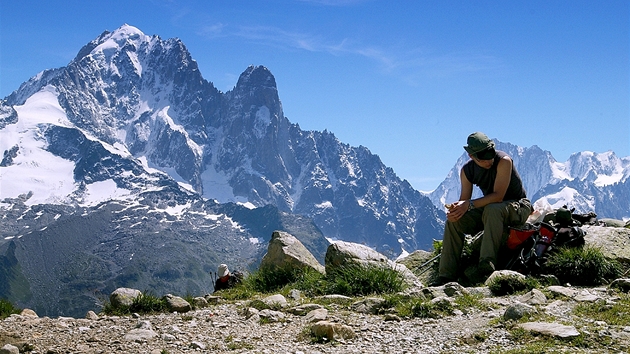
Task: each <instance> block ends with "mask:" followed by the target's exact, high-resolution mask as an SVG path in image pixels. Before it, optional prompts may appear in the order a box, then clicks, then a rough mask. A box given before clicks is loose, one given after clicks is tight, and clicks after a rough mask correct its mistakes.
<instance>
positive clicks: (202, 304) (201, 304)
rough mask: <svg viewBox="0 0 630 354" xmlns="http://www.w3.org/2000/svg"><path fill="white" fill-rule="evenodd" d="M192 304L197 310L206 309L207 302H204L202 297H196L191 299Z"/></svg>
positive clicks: (204, 299)
mask: <svg viewBox="0 0 630 354" xmlns="http://www.w3.org/2000/svg"><path fill="white" fill-rule="evenodd" d="M193 304H194V305H195V307H197V308H204V307H208V300H206V298H204V297H201V296H197V297H195V298H193Z"/></svg>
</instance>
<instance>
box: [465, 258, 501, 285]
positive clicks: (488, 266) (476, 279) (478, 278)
mask: <svg viewBox="0 0 630 354" xmlns="http://www.w3.org/2000/svg"><path fill="white" fill-rule="evenodd" d="M494 270H495V267H494V263H493V262H492V261H489V260H483V261H480V262H479V264H477V265H476V266H474V267H470V268H468V269H466V271H464V274H465V275H466V278H468V281H470V283H471V284H479V283H483V282H485V281H486V279H488V277H489V276H490V275H491V274H492V273H493V272H494Z"/></svg>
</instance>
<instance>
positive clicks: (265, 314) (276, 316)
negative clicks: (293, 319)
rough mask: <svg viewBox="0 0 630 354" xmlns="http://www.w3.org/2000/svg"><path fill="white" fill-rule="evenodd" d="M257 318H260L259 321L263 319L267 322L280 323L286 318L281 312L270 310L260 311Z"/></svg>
mask: <svg viewBox="0 0 630 354" xmlns="http://www.w3.org/2000/svg"><path fill="white" fill-rule="evenodd" d="M258 316H260V318H261V319H263V318H264V319H265V320H267V321H268V322H280V321H283V320H284V319H285V318H286V317H287V315H285V314H284V313H283V312H280V311H274V310H270V309H264V310H261V311H260V312H259V313H258Z"/></svg>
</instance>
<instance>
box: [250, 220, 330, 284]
mask: <svg viewBox="0 0 630 354" xmlns="http://www.w3.org/2000/svg"><path fill="white" fill-rule="evenodd" d="M260 268H261V269H263V268H271V269H273V268H299V269H309V268H310V269H313V270H316V271H318V272H320V273H322V274H325V269H324V266H322V265H321V264H320V263H319V262H318V261H317V259H315V257H314V256H313V254H312V253H311V252H309V251H308V250H307V249H306V247H304V245H303V244H302V242H300V240H298V239H297V238H295V236H293V235H291V234H290V233H288V232H284V231H274V232H273V234H272V235H271V240H270V241H269V246H268V248H267V253H266V254H265V255H264V256H263V259H262V261H261V263H260Z"/></svg>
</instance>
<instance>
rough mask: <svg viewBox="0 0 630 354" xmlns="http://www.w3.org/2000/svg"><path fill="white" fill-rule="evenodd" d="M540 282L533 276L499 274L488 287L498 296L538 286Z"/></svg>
mask: <svg viewBox="0 0 630 354" xmlns="http://www.w3.org/2000/svg"><path fill="white" fill-rule="evenodd" d="M539 286H540V284H539V283H538V281H537V280H536V279H534V278H531V277H526V278H523V277H520V276H513V275H509V276H499V277H496V278H494V279H492V280H491V281H490V283H489V284H488V288H489V289H490V291H492V293H493V294H495V295H497V296H503V295H511V294H516V293H519V292H524V291H529V290H532V289H534V288H538V287H539Z"/></svg>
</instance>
